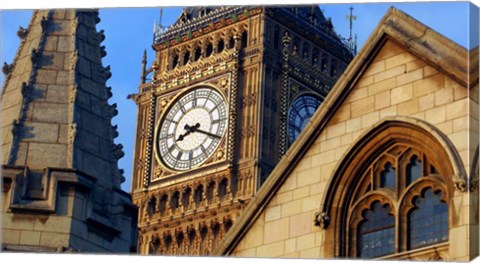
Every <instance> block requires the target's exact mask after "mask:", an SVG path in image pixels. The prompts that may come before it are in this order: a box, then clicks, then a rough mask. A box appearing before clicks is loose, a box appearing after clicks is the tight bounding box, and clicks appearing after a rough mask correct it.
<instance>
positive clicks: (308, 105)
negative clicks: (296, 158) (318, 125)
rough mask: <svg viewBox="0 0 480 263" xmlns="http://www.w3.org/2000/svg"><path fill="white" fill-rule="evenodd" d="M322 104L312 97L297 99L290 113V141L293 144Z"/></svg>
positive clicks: (305, 96)
mask: <svg viewBox="0 0 480 263" xmlns="http://www.w3.org/2000/svg"><path fill="white" fill-rule="evenodd" d="M321 103H322V102H321V101H320V99H319V98H317V97H315V96H312V95H303V96H300V97H298V98H297V99H295V100H294V101H293V103H292V106H291V107H290V109H289V111H288V140H289V142H290V144H292V143H293V142H294V141H295V139H296V138H297V137H298V135H299V134H300V132H301V131H302V130H303V128H305V126H306V125H307V123H308V122H309V121H310V118H311V117H312V116H313V114H314V113H315V111H316V110H317V108H318V106H320V104H321Z"/></svg>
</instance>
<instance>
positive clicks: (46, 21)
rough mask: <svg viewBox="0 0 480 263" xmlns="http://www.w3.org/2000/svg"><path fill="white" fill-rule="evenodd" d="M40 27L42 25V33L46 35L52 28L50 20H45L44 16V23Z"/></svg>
mask: <svg viewBox="0 0 480 263" xmlns="http://www.w3.org/2000/svg"><path fill="white" fill-rule="evenodd" d="M40 25H41V27H42V32H43V33H46V32H47V29H48V27H49V26H50V20H48V19H47V18H45V17H44V16H42V21H41V22H40Z"/></svg>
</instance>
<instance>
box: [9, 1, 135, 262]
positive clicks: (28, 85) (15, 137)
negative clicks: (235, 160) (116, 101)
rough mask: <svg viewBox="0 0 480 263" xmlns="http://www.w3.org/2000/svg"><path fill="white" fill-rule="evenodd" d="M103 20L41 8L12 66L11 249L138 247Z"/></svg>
mask: <svg viewBox="0 0 480 263" xmlns="http://www.w3.org/2000/svg"><path fill="white" fill-rule="evenodd" d="M99 21H100V18H99V17H98V12H96V11H80V10H50V11H47V10H40V11H35V12H34V13H33V17H32V19H31V21H30V24H29V26H28V28H26V29H23V30H22V29H21V30H19V34H18V35H19V37H20V38H21V45H20V48H19V50H18V52H17V54H16V56H15V59H14V61H13V63H12V65H10V66H9V65H8V64H6V65H7V66H8V70H6V69H7V67H5V66H4V69H5V70H4V73H6V81H5V84H4V87H3V90H2V98H1V120H2V122H1V127H0V129H1V134H2V137H1V138H2V141H1V149H2V180H3V191H2V200H3V204H2V209H1V211H2V249H4V250H7V251H79V252H116V253H127V252H129V251H131V250H135V246H136V227H135V225H136V208H135V207H134V206H133V204H132V202H131V199H130V196H129V194H128V193H126V192H124V191H122V190H121V188H120V184H121V183H122V182H123V181H124V180H125V179H124V177H123V174H122V170H119V169H118V166H117V161H118V159H119V158H121V157H122V156H123V152H122V146H121V145H116V144H115V143H114V138H115V137H116V135H117V131H116V130H115V128H114V127H113V126H112V125H111V119H112V118H113V117H114V116H115V115H116V113H117V109H116V105H109V104H108V99H109V98H110V97H111V95H112V94H111V89H110V88H109V87H106V86H105V84H106V81H107V80H108V78H109V77H110V76H111V73H110V67H109V66H108V67H104V66H103V65H102V60H101V59H102V57H103V56H105V52H104V48H105V47H103V46H102V47H101V42H102V41H103V39H104V38H105V36H104V35H103V33H101V32H97V31H96V29H95V28H96V24H97V23H98V22H99Z"/></svg>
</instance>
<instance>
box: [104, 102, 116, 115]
mask: <svg viewBox="0 0 480 263" xmlns="http://www.w3.org/2000/svg"><path fill="white" fill-rule="evenodd" d="M106 112H107V116H108V117H109V118H113V117H115V116H117V115H118V110H117V103H113V104H112V105H108V103H107V107H106Z"/></svg>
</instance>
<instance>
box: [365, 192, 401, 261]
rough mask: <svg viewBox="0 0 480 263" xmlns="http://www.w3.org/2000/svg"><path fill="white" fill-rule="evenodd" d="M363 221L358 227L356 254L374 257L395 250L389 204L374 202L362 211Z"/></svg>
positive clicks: (393, 222)
mask: <svg viewBox="0 0 480 263" xmlns="http://www.w3.org/2000/svg"><path fill="white" fill-rule="evenodd" d="M363 218H364V221H363V222H361V223H360V225H359V228H358V256H359V257H361V258H374V257H379V256H383V255H388V254H391V253H393V252H394V251H395V240H394V239H395V217H394V216H393V215H392V214H391V211H390V206H389V205H386V206H382V205H381V204H380V202H377V201H376V202H374V203H373V204H372V207H371V208H370V209H368V210H364V211H363Z"/></svg>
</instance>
